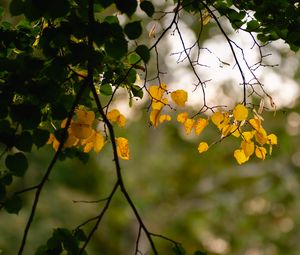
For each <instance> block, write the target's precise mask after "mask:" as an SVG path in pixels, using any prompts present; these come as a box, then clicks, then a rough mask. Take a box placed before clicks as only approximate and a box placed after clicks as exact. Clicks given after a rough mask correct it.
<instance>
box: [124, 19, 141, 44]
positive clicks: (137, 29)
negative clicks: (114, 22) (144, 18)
mask: <svg viewBox="0 0 300 255" xmlns="http://www.w3.org/2000/svg"><path fill="white" fill-rule="evenodd" d="M124 32H125V34H126V35H127V37H128V38H129V39H130V40H134V39H137V38H139V37H140V35H141V34H142V32H143V29H142V25H141V21H134V22H131V23H128V24H126V25H125V27H124Z"/></svg>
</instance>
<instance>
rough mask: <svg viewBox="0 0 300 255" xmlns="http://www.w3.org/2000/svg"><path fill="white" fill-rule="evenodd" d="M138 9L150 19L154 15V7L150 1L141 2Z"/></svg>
mask: <svg viewBox="0 0 300 255" xmlns="http://www.w3.org/2000/svg"><path fill="white" fill-rule="evenodd" d="M140 8H141V9H142V10H143V11H144V12H145V13H146V14H147V15H148V16H149V17H152V16H153V14H154V11H155V9H154V6H153V4H152V3H151V2H150V1H142V2H141V4H140Z"/></svg>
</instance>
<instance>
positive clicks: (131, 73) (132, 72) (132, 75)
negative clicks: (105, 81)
mask: <svg viewBox="0 0 300 255" xmlns="http://www.w3.org/2000/svg"><path fill="white" fill-rule="evenodd" d="M126 80H127V81H128V82H129V83H134V82H135V81H136V71H135V69H131V70H130V71H129V73H128V75H127V77H126Z"/></svg>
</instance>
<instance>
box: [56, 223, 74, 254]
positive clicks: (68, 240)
mask: <svg viewBox="0 0 300 255" xmlns="http://www.w3.org/2000/svg"><path fill="white" fill-rule="evenodd" d="M56 231H57V232H56V233H55V234H56V235H57V236H59V238H60V240H61V242H62V243H63V247H64V249H65V250H66V251H68V252H70V254H77V253H78V251H79V247H78V243H77V240H76V238H75V237H74V236H72V233H71V232H70V231H69V230H68V229H65V228H58V229H57V230H56Z"/></svg>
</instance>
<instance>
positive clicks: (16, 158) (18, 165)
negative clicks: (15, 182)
mask: <svg viewBox="0 0 300 255" xmlns="http://www.w3.org/2000/svg"><path fill="white" fill-rule="evenodd" d="M5 165H6V167H7V168H8V169H9V170H10V171H11V173H12V175H14V176H23V175H24V174H25V172H26V170H27V168H28V161H27V158H26V157H25V155H24V154H23V153H21V152H17V153H16V154H13V155H8V156H7V157H6V159H5Z"/></svg>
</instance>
